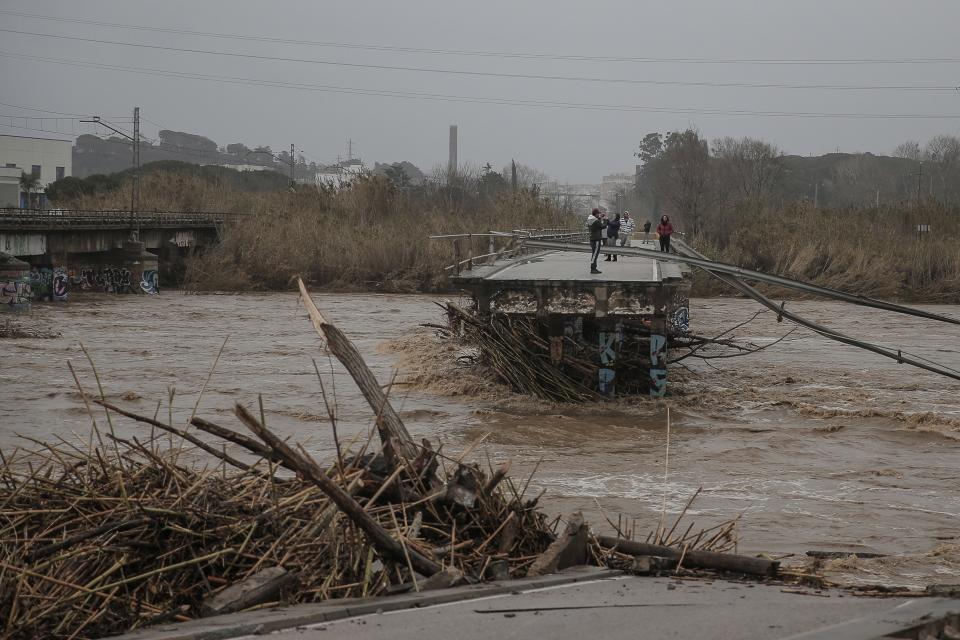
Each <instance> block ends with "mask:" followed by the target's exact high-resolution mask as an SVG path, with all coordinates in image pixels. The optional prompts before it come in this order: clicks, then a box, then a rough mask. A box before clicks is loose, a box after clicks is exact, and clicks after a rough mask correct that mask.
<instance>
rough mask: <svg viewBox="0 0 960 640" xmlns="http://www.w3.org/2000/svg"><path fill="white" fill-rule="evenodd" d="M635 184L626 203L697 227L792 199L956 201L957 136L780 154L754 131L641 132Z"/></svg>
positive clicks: (861, 203) (830, 203) (959, 190)
mask: <svg viewBox="0 0 960 640" xmlns="http://www.w3.org/2000/svg"><path fill="white" fill-rule="evenodd" d="M635 155H636V157H637V158H638V159H639V161H640V164H639V165H638V168H637V182H636V188H635V190H634V193H633V194H630V195H631V198H630V199H629V201H628V206H630V205H632V206H635V207H637V208H638V209H639V210H640V211H647V212H649V213H650V214H651V215H653V216H659V215H661V214H662V213H667V214H670V215H672V216H675V217H676V219H677V221H678V222H679V223H680V224H681V226H682V227H683V228H685V230H687V231H688V232H691V233H700V232H703V231H707V230H710V228H711V227H716V226H718V225H725V224H728V223H729V222H731V221H732V219H734V218H736V216H737V215H738V214H742V213H744V212H746V211H749V210H751V209H756V208H757V207H778V208H782V207H785V206H789V205H793V204H796V203H798V202H806V203H810V204H811V205H813V206H816V207H826V208H864V207H873V206H877V205H881V204H883V205H889V204H904V203H908V202H913V201H916V200H917V199H925V200H934V201H937V202H940V203H945V204H954V203H957V202H960V139H958V138H956V137H954V136H948V135H941V136H936V137H934V138H932V139H931V140H930V141H929V142H927V144H926V145H924V146H921V145H920V143H919V142H915V141H910V142H906V143H904V144H901V145H899V146H898V147H897V148H896V149H895V150H894V152H893V154H892V155H890V156H882V155H873V154H870V153H830V154H826V155H823V156H814V157H804V156H795V155H786V154H785V153H783V151H782V150H781V149H779V148H778V147H777V146H776V145H774V144H772V143H770V142H767V141H764V140H760V139H756V138H750V137H745V138H732V137H725V138H717V139H715V140H713V141H712V142H709V141H708V140H707V139H705V138H704V137H703V136H701V135H700V133H699V132H698V131H697V130H696V129H692V128H691V129H686V130H684V131H670V132H667V133H658V132H654V133H649V134H647V135H646V136H644V137H643V139H642V140H641V141H640V144H639V147H638V149H637V151H636V153H635Z"/></svg>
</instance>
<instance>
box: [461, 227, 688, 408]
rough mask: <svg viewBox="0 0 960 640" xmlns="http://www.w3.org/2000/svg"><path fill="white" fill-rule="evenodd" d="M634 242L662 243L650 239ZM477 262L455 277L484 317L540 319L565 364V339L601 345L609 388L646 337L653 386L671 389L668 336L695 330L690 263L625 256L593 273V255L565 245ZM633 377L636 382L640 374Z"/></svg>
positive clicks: (557, 359)
mask: <svg viewBox="0 0 960 640" xmlns="http://www.w3.org/2000/svg"><path fill="white" fill-rule="evenodd" d="M632 246H634V247H641V248H644V249H655V248H656V247H655V244H654V242H653V241H651V240H643V239H635V240H633V242H632ZM613 252H614V247H604V248H603V253H604V254H607V253H613ZM471 262H472V261H469V262H468V268H466V269H463V270H461V271H460V272H459V273H456V274H455V275H453V276H452V278H451V280H452V281H453V283H454V284H456V285H458V286H459V287H461V288H463V289H464V290H466V291H468V292H469V293H470V295H471V297H472V298H473V301H474V305H475V309H476V312H477V314H478V315H479V316H481V317H494V316H497V315H500V314H502V315H506V316H522V317H527V318H530V319H535V320H536V321H537V322H538V323H539V324H540V325H541V326H542V327H543V337H544V338H549V339H550V342H551V356H552V358H551V359H552V360H553V362H554V364H557V365H560V364H562V362H563V352H564V349H567V350H569V347H570V345H569V342H567V343H565V342H564V341H565V339H571V340H574V341H576V342H578V343H586V344H593V345H597V356H596V357H597V358H598V359H599V362H598V365H599V369H598V371H599V374H598V382H597V388H598V389H599V390H600V391H601V392H603V393H612V392H613V391H614V389H615V388H616V386H615V381H616V379H617V362H618V361H619V360H620V354H621V353H623V352H625V351H629V352H630V353H632V354H635V353H636V352H637V349H639V348H643V347H641V346H640V345H638V344H637V342H638V341H640V342H643V343H644V345H647V346H646V348H648V349H649V350H650V360H649V362H650V366H649V368H648V373H649V389H650V392H651V393H652V394H653V395H663V394H664V393H665V391H666V364H665V361H666V344H667V339H668V338H669V337H670V336H677V335H682V334H685V333H687V332H688V330H689V308H690V302H689V295H690V278H689V269H688V268H687V267H686V266H685V265H681V264H678V263H674V262H666V261H660V260H656V259H655V258H648V257H638V256H624V255H621V256H619V258H618V260H617V261H616V262H613V261H610V262H607V261H605V260H604V259H603V258H601V261H600V262H599V263H598V265H599V267H600V269H601V271H602V273H590V258H589V255H588V254H585V253H582V252H579V251H564V250H561V249H556V250H555V249H545V250H541V251H534V252H532V253H525V254H521V255H513V256H509V257H498V258H497V259H495V260H493V261H492V262H490V263H488V264H484V265H473V264H470V263H471ZM564 344H566V345H567V346H566V347H565V346H564ZM621 377H622V376H621ZM633 377H635V376H633ZM621 382H627V381H625V380H621ZM629 382H630V383H631V384H630V385H629V386H630V387H631V388H636V384H635V383H636V380H632V381H629ZM641 386H642V385H641Z"/></svg>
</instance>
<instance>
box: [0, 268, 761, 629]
mask: <svg viewBox="0 0 960 640" xmlns="http://www.w3.org/2000/svg"><path fill="white" fill-rule="evenodd" d="M301 289H302V293H303V299H304V303H305V305H306V307H307V310H308V312H309V313H310V317H311V319H312V322H313V324H314V326H315V327H316V329H317V331H318V333H319V334H320V335H321V336H322V337H323V338H324V340H325V342H326V346H327V347H328V348H329V350H330V351H331V352H332V353H333V354H334V355H336V356H337V358H339V359H340V361H341V362H342V363H343V364H344V365H345V367H346V368H347V370H348V371H349V372H350V374H351V375H352V376H353V378H354V379H355V380H356V382H357V385H358V387H359V389H360V390H361V392H362V393H363V394H364V396H365V397H366V399H367V401H368V403H369V404H370V406H371V408H372V409H373V412H374V415H375V429H373V430H371V432H370V435H369V437H368V438H366V439H365V440H362V439H361V441H354V442H345V443H341V442H339V440H336V449H337V455H336V458H335V459H333V460H331V461H327V462H325V463H322V464H321V463H320V462H318V461H316V460H314V459H313V458H312V457H311V456H310V455H309V454H308V453H307V452H306V451H305V450H304V449H303V448H301V447H299V446H295V445H291V444H289V443H287V442H285V441H284V440H281V439H280V438H279V437H277V435H276V434H274V433H273V432H272V431H271V430H270V429H268V428H267V426H266V425H265V424H264V420H263V419H262V412H261V413H260V415H256V413H255V412H251V411H250V410H248V409H247V408H246V407H244V406H243V405H241V404H237V405H236V407H235V415H236V418H237V420H238V426H240V425H242V428H237V429H231V428H228V427H225V426H222V425H220V424H216V423H213V422H210V421H208V420H205V419H203V418H200V417H196V416H194V417H191V419H190V421H189V426H186V425H185V426H183V427H181V426H177V425H174V424H172V421H170V420H168V421H167V422H163V421H161V420H157V419H156V418H151V417H149V416H144V415H139V414H137V413H134V412H131V411H127V410H125V409H123V408H121V407H118V406H116V405H114V404H111V403H109V402H107V401H106V399H105V398H104V397H103V396H102V395H100V397H99V398H90V397H88V396H87V395H86V393H85V390H83V389H82V388H81V387H80V386H79V384H78V388H79V389H80V392H81V395H82V397H83V399H84V402H85V403H87V406H88V410H89V411H90V415H91V420H92V421H93V431H92V434H91V440H90V442H89V443H88V444H87V445H86V446H77V445H74V444H71V443H68V442H66V441H64V440H60V441H58V442H57V443H45V444H43V443H36V444H37V445H38V446H36V447H34V448H33V450H32V451H29V452H27V451H23V452H17V453H16V454H12V455H8V456H7V457H2V453H0V639H3V640H6V639H11V640H13V639H16V640H19V639H26V638H41V637H42V638H97V637H103V636H106V635H111V634H115V633H119V632H123V631H127V630H130V629H136V628H141V627H144V626H147V625H150V624H155V623H158V622H166V621H177V620H187V619H192V618H196V617H198V616H205V615H214V614H218V613H224V612H229V611H238V610H245V609H249V608H251V607H263V606H270V605H271V604H275V603H277V602H285V603H293V602H309V601H318V600H324V599H328V598H338V597H363V596H379V595H388V594H391V593H397V592H402V591H406V590H422V589H431V588H439V587H449V586H455V585H458V584H464V583H470V582H476V581H482V580H503V579H508V578H511V577H521V576H526V575H538V574H542V573H547V572H551V571H555V570H558V569H562V568H564V567H566V566H570V565H574V564H584V563H590V564H600V565H610V566H618V567H621V568H627V569H632V570H634V571H638V572H643V571H642V569H643V566H642V565H643V563H644V562H646V565H645V566H646V568H647V570H651V569H653V570H660V569H665V568H669V567H672V568H673V569H674V570H676V569H677V568H678V567H679V566H684V567H713V568H720V569H725V570H733V571H738V572H743V573H754V574H759V575H770V574H771V573H772V572H775V571H776V563H771V562H770V561H767V560H759V559H754V558H742V557H740V556H730V555H726V554H721V553H717V552H716V551H709V550H706V549H708V548H710V547H711V545H713V548H717V547H716V545H717V544H718V542H717V541H718V540H721V539H722V538H723V536H722V535H714V534H711V535H704V534H703V533H702V534H701V535H700V536H699V537H697V538H694V537H693V536H692V535H687V534H689V531H688V532H687V534H685V535H684V536H679V537H675V538H673V539H672V541H673V542H674V543H676V542H677V541H680V543H681V544H680V545H679V546H670V545H669V544H661V543H667V542H670V541H671V538H670V536H669V535H667V536H663V535H661V534H660V532H659V529H660V528H659V527H658V534H657V536H656V538H655V539H654V542H655V543H656V544H651V543H649V542H647V543H639V542H636V541H631V540H626V539H624V538H625V537H626V534H621V535H620V536H618V537H616V538H604V537H594V536H593V534H592V533H591V532H590V530H589V528H588V527H587V525H586V523H584V522H583V520H582V517H580V516H579V515H578V514H575V515H573V516H571V517H569V518H568V519H567V522H566V526H565V528H564V530H563V531H560V532H558V531H557V529H556V527H557V523H558V520H555V521H553V522H550V521H548V518H547V517H546V516H545V515H544V513H543V512H542V511H541V510H540V509H539V508H538V500H539V496H537V497H534V498H532V499H528V498H527V497H526V496H525V493H526V490H527V488H528V486H529V482H530V481H529V479H527V480H526V481H525V482H523V483H519V484H517V483H515V482H514V481H513V479H511V478H510V477H509V475H508V471H509V464H508V463H507V464H504V465H502V466H500V467H498V468H496V469H493V468H492V467H490V466H488V467H487V470H486V471H484V470H483V469H482V468H481V467H480V466H479V465H475V464H469V463H468V462H466V460H465V457H466V456H467V455H468V453H469V450H468V451H467V452H464V453H463V454H461V455H460V456H456V457H454V456H447V455H445V454H444V453H443V452H442V451H441V450H440V449H441V448H440V447H437V448H434V447H432V446H431V445H430V444H429V443H428V442H426V441H425V442H423V443H421V444H415V443H414V442H413V441H412V439H411V438H410V436H409V434H408V433H407V431H406V428H405V427H404V425H403V423H402V421H401V420H400V418H399V416H398V415H397V413H396V412H395V411H394V409H393V408H392V407H391V405H390V402H389V400H388V398H387V396H386V393H385V392H384V391H383V389H382V388H381V387H380V385H379V384H378V383H377V381H376V379H375V378H374V377H373V374H372V373H371V372H370V370H369V369H368V368H367V367H366V365H365V364H364V362H363V359H362V358H361V357H360V354H359V353H358V352H357V350H356V349H355V348H354V346H353V345H352V343H351V342H350V341H349V340H348V339H347V338H346V337H345V336H344V335H343V334H342V333H341V332H340V331H339V329H337V328H336V327H335V326H333V325H332V324H330V323H329V322H327V321H326V320H325V319H324V318H323V316H322V315H321V314H320V312H319V311H318V310H317V309H316V307H315V306H314V304H313V302H312V300H311V299H310V297H309V295H308V294H307V292H306V290H305V289H303V288H302V284H301ZM94 404H98V405H100V406H101V407H102V408H103V409H104V411H105V415H106V418H107V424H106V425H105V426H104V425H102V423H101V426H99V427H98V425H97V422H96V419H95V412H94V411H93V408H94ZM98 411H99V410H98ZM120 416H123V417H125V418H126V419H128V420H134V421H136V422H139V423H142V424H143V425H144V436H143V437H142V438H141V437H132V438H121V437H119V436H117V435H116V431H115V430H114V426H113V421H114V420H119V419H120ZM101 420H102V418H101ZM331 422H332V423H333V424H334V425H335V423H336V422H335V414H334V412H333V411H331ZM147 427H149V429H148V428H147ZM335 439H336V434H335ZM228 446H229V447H230V452H228V450H227V447H228ZM374 449H377V450H374ZM237 450H239V451H240V453H237V452H236V451H237ZM197 454H203V455H204V456H211V457H212V458H214V459H215V460H216V461H217V463H216V464H213V465H211V464H209V463H206V464H202V463H201V462H199V461H198V455H197ZM701 540H702V541H701ZM644 558H646V560H644ZM651 558H660V560H656V561H653V564H652V565H651ZM628 560H629V562H628ZM625 563H626V564H629V565H630V566H624V564H625Z"/></svg>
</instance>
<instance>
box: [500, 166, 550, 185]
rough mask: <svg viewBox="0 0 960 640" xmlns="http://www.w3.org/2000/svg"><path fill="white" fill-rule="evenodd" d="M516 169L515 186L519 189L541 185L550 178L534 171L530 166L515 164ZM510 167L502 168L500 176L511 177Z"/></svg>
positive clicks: (536, 170)
mask: <svg viewBox="0 0 960 640" xmlns="http://www.w3.org/2000/svg"><path fill="white" fill-rule="evenodd" d="M516 167H517V186H518V187H520V188H529V187H532V186H534V185H538V184H543V183H544V182H549V181H550V176H548V175H547V174H545V173H544V172H542V171H540V170H539V169H534V168H533V167H531V166H528V165H525V164H520V163H519V162H518V163H516ZM512 169H513V168H512V167H511V166H510V165H507V166H506V167H504V168H503V172H502V175H504V176H509V175H511V171H512Z"/></svg>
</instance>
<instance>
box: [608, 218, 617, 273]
mask: <svg viewBox="0 0 960 640" xmlns="http://www.w3.org/2000/svg"><path fill="white" fill-rule="evenodd" d="M619 240H620V214H619V213H618V214H616V215H615V216H614V217H613V220H611V221H610V222H608V223H607V246H608V247H616V246H617V242H619ZM611 258H613V261H614V262H616V261H617V254H615V253H608V254H607V262H610V259H611Z"/></svg>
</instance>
